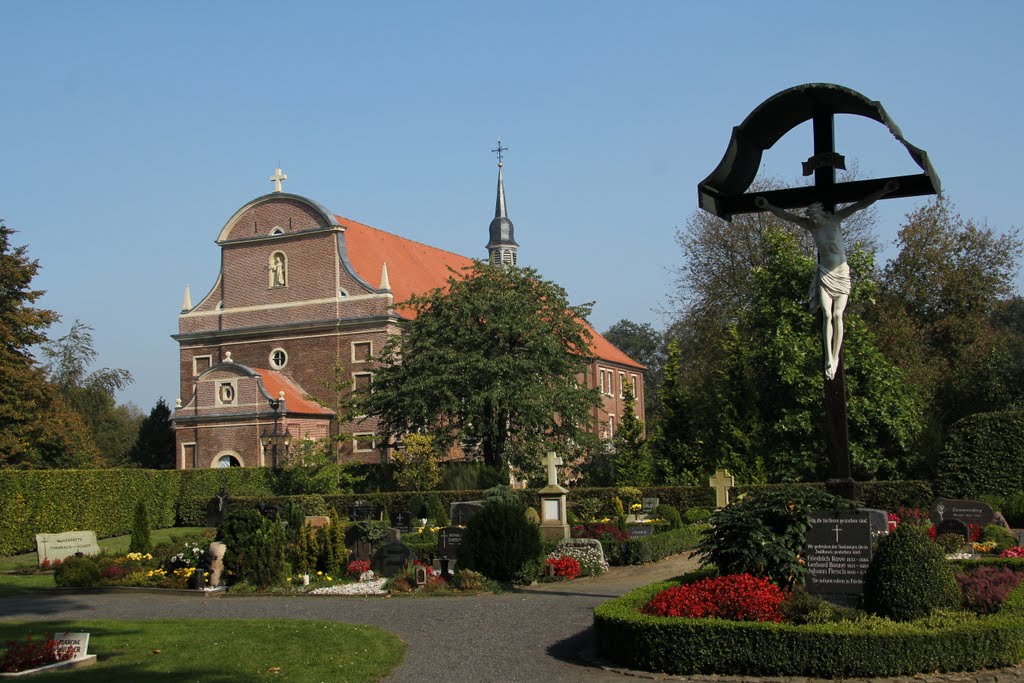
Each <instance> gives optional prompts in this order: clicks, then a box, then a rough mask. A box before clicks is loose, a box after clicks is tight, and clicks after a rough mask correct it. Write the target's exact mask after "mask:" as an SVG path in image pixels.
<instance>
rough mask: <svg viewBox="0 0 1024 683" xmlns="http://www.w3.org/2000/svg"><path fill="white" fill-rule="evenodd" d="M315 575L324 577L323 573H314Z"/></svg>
mask: <svg viewBox="0 0 1024 683" xmlns="http://www.w3.org/2000/svg"><path fill="white" fill-rule="evenodd" d="M316 575H317V576H323V575H324V573H323V572H317V573H316Z"/></svg>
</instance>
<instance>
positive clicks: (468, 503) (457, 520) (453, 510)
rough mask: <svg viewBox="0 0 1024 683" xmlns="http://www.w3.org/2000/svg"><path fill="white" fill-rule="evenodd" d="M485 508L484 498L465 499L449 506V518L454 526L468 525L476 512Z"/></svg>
mask: <svg viewBox="0 0 1024 683" xmlns="http://www.w3.org/2000/svg"><path fill="white" fill-rule="evenodd" d="M483 508H484V502H483V501H482V500H464V501H461V502H458V503H452V504H451V505H449V506H448V518H449V519H451V521H452V526H466V524H467V523H468V522H469V520H471V519H472V518H473V517H474V516H475V515H476V513H478V512H480V511H481V510H482V509H483Z"/></svg>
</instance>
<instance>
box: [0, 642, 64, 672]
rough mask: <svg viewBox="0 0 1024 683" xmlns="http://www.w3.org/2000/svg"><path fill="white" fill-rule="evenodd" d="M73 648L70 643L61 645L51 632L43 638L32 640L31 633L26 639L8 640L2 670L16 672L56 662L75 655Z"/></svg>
mask: <svg viewBox="0 0 1024 683" xmlns="http://www.w3.org/2000/svg"><path fill="white" fill-rule="evenodd" d="M74 654H75V653H74V651H73V648H72V647H71V646H70V645H68V646H65V647H60V645H59V644H58V643H57V641H56V640H54V639H53V638H51V637H50V636H49V634H47V635H45V636H43V639H42V640H32V634H31V633H30V634H29V635H28V637H26V638H25V640H24V641H21V642H18V641H15V640H9V641H7V653H6V654H5V655H4V658H3V660H2V661H0V671H3V672H4V673H16V672H18V671H25V670H26V669H37V668H39V667H41V666H46V665H47V664H56V663H57V662H63V661H64V660H65V659H71V658H72V657H73V656H74Z"/></svg>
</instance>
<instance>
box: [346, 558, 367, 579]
mask: <svg viewBox="0 0 1024 683" xmlns="http://www.w3.org/2000/svg"><path fill="white" fill-rule="evenodd" d="M368 571H370V563H369V562H367V561H366V560H352V561H351V562H349V563H348V567H346V568H345V573H346V574H348V575H349V576H351V577H352V578H353V579H358V578H359V576H360V574H362V573H363V572H368Z"/></svg>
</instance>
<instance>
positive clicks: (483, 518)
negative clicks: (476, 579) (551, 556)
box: [459, 501, 541, 583]
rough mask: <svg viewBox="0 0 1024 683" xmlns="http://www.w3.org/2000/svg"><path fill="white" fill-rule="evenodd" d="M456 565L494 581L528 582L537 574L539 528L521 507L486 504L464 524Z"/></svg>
mask: <svg viewBox="0 0 1024 683" xmlns="http://www.w3.org/2000/svg"><path fill="white" fill-rule="evenodd" d="M459 564H460V566H462V567H464V568H465V569H472V570H474V571H478V572H480V573H482V574H483V575H484V576H486V577H488V578H491V579H494V580H496V581H506V582H519V583H529V582H531V581H533V580H534V579H535V578H537V576H538V575H539V573H540V566H541V542H540V529H538V528H537V526H536V525H534V524H531V523H530V521H529V520H527V519H526V514H525V513H524V509H523V506H522V505H519V504H517V503H509V502H502V501H493V502H488V503H487V504H485V505H484V507H483V509H482V510H480V512H478V513H477V514H476V515H474V516H473V517H472V519H470V520H469V522H468V523H467V524H466V533H465V535H464V536H463V538H462V545H461V546H460V548H459Z"/></svg>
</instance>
